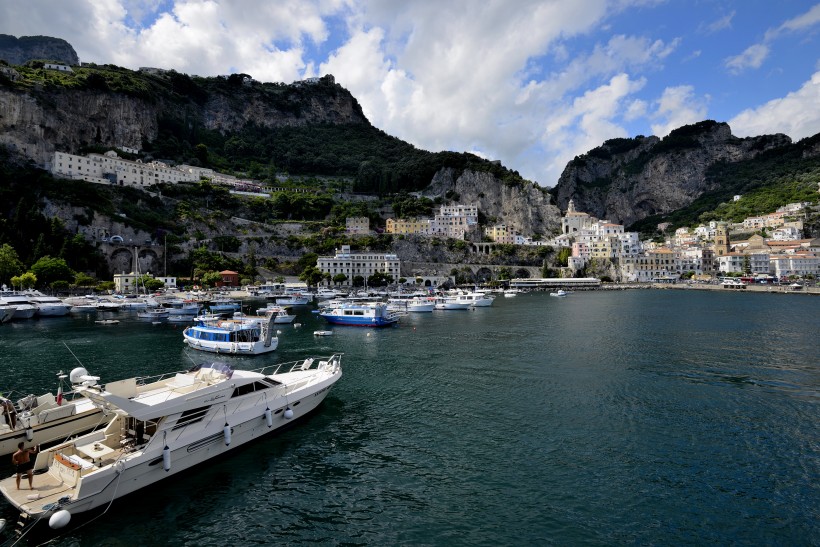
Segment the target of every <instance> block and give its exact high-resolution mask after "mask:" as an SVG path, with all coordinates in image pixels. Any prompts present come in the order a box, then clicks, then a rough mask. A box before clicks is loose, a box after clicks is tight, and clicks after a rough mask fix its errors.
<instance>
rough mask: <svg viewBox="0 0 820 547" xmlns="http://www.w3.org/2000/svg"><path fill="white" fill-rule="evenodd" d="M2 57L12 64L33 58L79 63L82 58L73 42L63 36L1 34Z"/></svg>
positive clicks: (68, 63)
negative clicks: (72, 44) (75, 49)
mask: <svg viewBox="0 0 820 547" xmlns="http://www.w3.org/2000/svg"><path fill="white" fill-rule="evenodd" d="M0 59H2V60H4V61H6V62H7V63H9V64H10V65H22V64H25V63H27V62H28V61H32V60H35V59H36V60H41V61H57V62H59V63H63V64H66V65H78V64H80V59H79V58H78V57H77V52H76V51H74V48H73V47H71V44H69V43H68V42H66V41H65V40H63V39H62V38H52V37H50V36H21V37H19V38H17V37H14V36H11V35H9V34H0Z"/></svg>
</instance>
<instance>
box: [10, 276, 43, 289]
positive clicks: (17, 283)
mask: <svg viewBox="0 0 820 547" xmlns="http://www.w3.org/2000/svg"><path fill="white" fill-rule="evenodd" d="M35 285H37V276H36V275H35V274H34V272H26V273H24V274H22V275H15V276H14V277H12V278H11V286H12V287H17V288H21V289H31V288H32V287H34V286H35Z"/></svg>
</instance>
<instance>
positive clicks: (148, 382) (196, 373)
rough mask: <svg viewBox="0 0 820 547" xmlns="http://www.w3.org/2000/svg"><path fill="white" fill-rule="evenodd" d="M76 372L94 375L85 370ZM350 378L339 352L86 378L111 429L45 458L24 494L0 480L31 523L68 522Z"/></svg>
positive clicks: (267, 427) (294, 413)
mask: <svg viewBox="0 0 820 547" xmlns="http://www.w3.org/2000/svg"><path fill="white" fill-rule="evenodd" d="M71 376H72V377H74V376H77V377H86V376H87V373H86V371H85V369H83V368H78V369H75V370H73V371H72V372H71ZM341 376H342V367H341V355H338V354H337V355H333V356H331V357H317V358H308V359H304V360H299V361H295V362H289V363H282V364H279V365H270V366H267V367H264V368H262V369H258V370H234V369H232V368H230V367H228V366H227V365H224V364H217V363H214V364H210V365H202V366H201V367H194V368H193V369H191V370H189V371H187V372H178V373H176V374H170V375H165V376H162V377H157V378H129V379H126V380H120V381H116V382H107V383H105V385H104V386H103V385H98V384H96V383H95V382H94V381H93V380H91V381H88V382H84V383H85V384H86V385H84V386H82V387H81V388H78V389H79V390H80V391H81V392H82V393H83V394H84V395H85V396H86V397H88V398H89V399H91V400H92V401H94V402H95V403H96V405H97V406H99V407H102V408H105V409H106V412H107V413H108V421H107V424H106V426H105V427H104V428H101V429H98V430H97V431H94V432H92V433H89V434H87V435H83V436H81V437H78V438H76V439H72V440H70V441H66V442H63V443H60V444H58V445H56V446H53V447H51V448H49V449H45V450H41V451H40V452H38V453H37V456H36V459H35V461H34V472H35V474H36V475H35V479H34V480H35V483H36V486H37V489H36V491H34V492H32V491H31V490H18V489H17V487H16V484H15V482H16V475H12V476H10V477H8V478H6V479H3V480H2V481H0V493H2V495H3V496H4V497H5V498H6V500H8V502H9V503H10V504H11V505H13V506H14V507H15V508H16V509H18V510H19V511H20V512H21V517H22V519H21V521H23V522H29V523H32V524H30V526H36V523H37V522H42V523H46V522H48V523H49V525H50V526H51V527H52V528H59V527H62V526H65V525H66V524H68V521H69V520H70V519H71V517H72V515H78V514H81V513H84V512H86V511H89V510H92V509H95V508H98V507H103V506H106V505H108V504H109V503H111V502H112V501H114V500H117V499H119V498H121V497H123V496H126V495H128V494H131V493H134V492H137V491H139V490H141V489H142V488H145V487H146V486H149V485H151V484H154V483H156V482H158V481H161V480H163V479H168V478H170V477H173V476H175V475H177V474H179V473H181V472H183V471H185V470H187V469H190V468H191V467H194V466H195V465H197V464H201V463H204V462H206V461H209V460H211V459H213V458H215V457H218V456H222V455H224V454H226V453H228V452H231V451H233V450H235V449H236V448H238V447H240V446H242V445H244V444H245V443H248V442H250V441H252V440H255V439H258V438H259V437H262V436H264V435H268V434H271V433H274V432H275V431H277V430H279V429H280V428H282V427H284V426H285V425H287V424H290V423H292V422H293V421H294V420H297V419H299V418H301V417H303V416H305V415H307V414H309V413H310V412H311V411H313V410H315V409H316V408H317V407H318V406H319V404H320V403H321V402H322V401H323V400H324V398H325V397H326V396H327V394H328V392H329V390H330V388H331V387H332V386H333V385H334V384H335V383H336V382H337V381H338V380H339V378H341ZM182 486H183V487H184V485H182ZM143 501H144V500H143ZM22 532H23V533H25V532H26V530H23V531H22Z"/></svg>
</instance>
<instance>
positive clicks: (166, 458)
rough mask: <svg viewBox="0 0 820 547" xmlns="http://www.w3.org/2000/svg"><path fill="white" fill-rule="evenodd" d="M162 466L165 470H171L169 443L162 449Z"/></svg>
mask: <svg viewBox="0 0 820 547" xmlns="http://www.w3.org/2000/svg"><path fill="white" fill-rule="evenodd" d="M162 468H163V469H165V471H170V470H171V449H170V448H168V445H167V444H166V445H165V448H163V449H162Z"/></svg>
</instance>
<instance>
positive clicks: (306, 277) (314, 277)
mask: <svg viewBox="0 0 820 547" xmlns="http://www.w3.org/2000/svg"><path fill="white" fill-rule="evenodd" d="M299 279H300V280H301V281H304V282H305V283H306V284H307V285H308V287H313V286H316V285H318V284H319V283H321V282H322V279H324V274H323V273H322V271H321V270H320V269H319V268H317V267H316V266H307V267H306V268H305V269H304V270H303V271H302V273H301V274H299Z"/></svg>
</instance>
